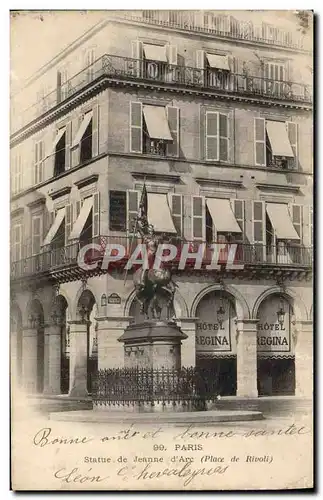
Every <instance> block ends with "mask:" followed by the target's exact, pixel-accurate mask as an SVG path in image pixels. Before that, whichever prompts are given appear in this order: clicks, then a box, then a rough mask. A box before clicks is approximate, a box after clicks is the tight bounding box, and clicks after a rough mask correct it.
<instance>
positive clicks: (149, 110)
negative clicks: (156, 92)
mask: <svg viewBox="0 0 323 500" xmlns="http://www.w3.org/2000/svg"><path fill="white" fill-rule="evenodd" d="M143 112H144V118H145V122H146V126H147V130H148V134H149V137H150V138H151V139H162V140H165V141H172V140H173V138H172V135H171V133H170V130H169V126H168V121H167V117H166V109H165V108H164V107H163V106H144V107H143Z"/></svg>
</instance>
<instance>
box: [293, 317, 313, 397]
mask: <svg viewBox="0 0 323 500" xmlns="http://www.w3.org/2000/svg"><path fill="white" fill-rule="evenodd" d="M293 333H294V335H293V336H294V343H295V378H296V387H295V394H296V396H300V397H312V396H313V368H314V367H313V322H312V321H299V322H297V323H296V325H295V329H294V332H293Z"/></svg>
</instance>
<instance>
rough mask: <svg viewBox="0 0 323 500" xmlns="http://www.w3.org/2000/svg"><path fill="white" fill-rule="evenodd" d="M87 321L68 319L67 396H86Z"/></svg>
mask: <svg viewBox="0 0 323 500" xmlns="http://www.w3.org/2000/svg"><path fill="white" fill-rule="evenodd" d="M88 323H89V322H88V321H81V320H80V321H78V320H75V321H69V324H70V386H69V387H70V390H69V393H68V394H69V396H77V397H86V396H87V395H88V392H87V358H88V356H87V352H88V345H87V342H88V339H87V328H88Z"/></svg>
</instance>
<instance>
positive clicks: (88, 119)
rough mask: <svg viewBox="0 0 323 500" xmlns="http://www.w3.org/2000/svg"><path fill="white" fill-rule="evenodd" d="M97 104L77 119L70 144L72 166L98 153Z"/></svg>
mask: <svg viewBox="0 0 323 500" xmlns="http://www.w3.org/2000/svg"><path fill="white" fill-rule="evenodd" d="M98 132H99V106H98V105H95V106H93V108H92V109H91V110H90V111H88V112H86V113H84V114H83V115H82V116H81V117H80V120H79V124H78V126H77V128H76V131H75V135H74V139H73V142H72V145H71V153H72V167H75V166H77V165H79V164H82V163H85V162H86V161H89V160H91V158H93V157H94V156H97V155H98V153H99V134H98Z"/></svg>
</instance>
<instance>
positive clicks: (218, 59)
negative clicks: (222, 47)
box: [206, 54, 230, 71]
mask: <svg viewBox="0 0 323 500" xmlns="http://www.w3.org/2000/svg"><path fill="white" fill-rule="evenodd" d="M206 57H207V60H208V63H209V65H210V67H211V68H217V69H225V70H227V71H230V66H229V59H228V56H219V55H216V54H206Z"/></svg>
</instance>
